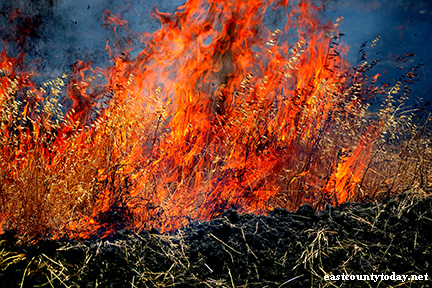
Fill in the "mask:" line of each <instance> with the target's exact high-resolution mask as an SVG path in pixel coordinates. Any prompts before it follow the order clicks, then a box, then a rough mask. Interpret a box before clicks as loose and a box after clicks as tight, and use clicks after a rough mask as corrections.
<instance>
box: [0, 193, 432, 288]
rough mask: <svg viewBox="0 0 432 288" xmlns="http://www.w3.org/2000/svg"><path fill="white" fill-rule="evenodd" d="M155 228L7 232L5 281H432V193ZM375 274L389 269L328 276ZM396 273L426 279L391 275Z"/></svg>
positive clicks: (1, 272) (0, 248) (2, 253)
mask: <svg viewBox="0 0 432 288" xmlns="http://www.w3.org/2000/svg"><path fill="white" fill-rule="evenodd" d="M151 232H152V233H149V232H143V233H140V234H136V233H134V232H130V231H125V230H123V231H119V232H117V233H115V234H114V235H112V236H110V237H109V238H107V239H104V240H85V241H41V242H38V243H37V244H33V245H18V244H17V241H16V240H15V239H14V238H10V237H9V239H8V235H7V234H6V235H3V236H2V237H3V240H2V242H1V245H0V268H1V269H0V286H1V287H38V286H41V285H43V286H44V287H396V286H397V287H432V281H431V280H430V278H431V277H432V197H430V196H429V197H413V196H407V195H404V196H399V197H398V198H394V199H393V198H392V199H390V198H389V199H385V200H383V201H381V202H375V203H368V204H359V203H345V204H343V205H342V206H341V207H338V208H335V207H332V206H327V207H326V208H325V209H324V210H322V211H319V212H315V211H314V210H313V209H312V207H311V206H309V205H304V206H302V207H300V209H299V210H298V211H297V212H295V213H294V212H289V211H286V210H281V209H277V210H274V211H272V212H271V213H269V215H267V216H258V215H253V214H243V215H240V214H238V213H237V212H236V211H233V210H228V211H225V212H224V213H223V214H222V216H221V218H218V219H214V220H211V221H208V222H204V221H197V222H194V223H191V224H190V225H188V226H187V227H184V228H183V229H180V230H177V231H174V232H172V233H167V234H159V233H158V232H157V230H153V231H151ZM372 274H374V275H381V274H382V275H383V277H384V279H381V278H380V279H378V281H376V282H375V281H373V280H369V281H368V280H365V281H363V280H348V281H342V280H339V281H336V280H335V281H326V280H325V279H324V277H325V275H333V276H334V277H336V276H337V275H372ZM384 275H387V276H384ZM397 275H408V276H411V275H418V276H421V277H423V280H416V281H414V280H412V281H411V280H410V281H405V282H402V281H400V280H396V281H392V280H391V278H394V277H396V276H397ZM390 276H392V277H390ZM345 277H347V276H345ZM385 277H390V278H389V279H388V280H385ZM427 277H428V280H426V278H427ZM375 280H376V279H375ZM398 285H399V286H398Z"/></svg>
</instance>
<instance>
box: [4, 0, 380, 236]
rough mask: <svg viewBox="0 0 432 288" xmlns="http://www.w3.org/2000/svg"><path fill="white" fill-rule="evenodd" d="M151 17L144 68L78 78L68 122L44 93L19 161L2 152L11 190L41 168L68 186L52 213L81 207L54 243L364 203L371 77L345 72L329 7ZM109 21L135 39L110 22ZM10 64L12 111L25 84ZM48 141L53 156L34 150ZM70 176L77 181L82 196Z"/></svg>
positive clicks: (254, 4) (125, 56)
mask: <svg viewBox="0 0 432 288" xmlns="http://www.w3.org/2000/svg"><path fill="white" fill-rule="evenodd" d="M152 15H153V16H154V17H156V18H157V19H159V21H160V23H161V29H159V30H158V31H156V32H155V33H152V34H149V33H144V34H142V35H140V36H141V40H142V41H143V42H144V43H145V49H144V50H142V51H141V52H140V53H139V54H138V55H137V56H136V57H133V56H132V54H133V52H132V49H120V48H119V47H124V46H125V45H117V44H119V43H114V45H113V48H108V49H109V53H110V55H111V56H112V60H113V65H112V66H111V67H109V68H107V69H105V70H100V69H98V70H93V69H92V68H91V65H90V63H87V62H78V64H76V65H75V72H74V73H73V75H72V76H70V77H69V78H68V81H67V87H66V92H67V99H66V100H64V101H63V105H65V106H67V109H68V111H67V112H66V113H65V115H63V116H61V117H60V116H58V117H57V118H59V119H51V118H49V116H47V115H48V114H49V113H47V112H37V111H38V108H37V107H39V104H40V106H43V107H44V109H46V107H47V104H48V102H49V101H46V100H41V99H40V97H41V96H40V94H41V93H42V92H43V89H35V88H33V90H34V91H33V92H31V93H28V95H30V96H28V98H29V99H30V98H31V99H36V100H33V102H28V103H31V104H30V106H27V105H26V106H25V108H24V110H23V112H22V114H23V117H24V116H25V117H28V119H29V121H30V122H31V123H32V124H31V127H32V128H31V129H30V130H26V131H29V132H23V133H28V137H27V138H29V139H30V138H31V137H33V140H32V141H30V140H28V142H27V144H26V145H27V147H22V146H21V148H20V150H19V151H24V152H22V154H20V153H19V152H15V156H11V153H12V151H10V150H8V149H9V148H8V147H10V146H7V145H3V146H2V148H3V152H2V153H3V156H2V157H6V158H7V157H9V158H7V159H8V160H7V163H8V164H6V165H9V167H8V171H11V172H10V175H9V177H10V178H9V180H8V181H10V182H11V183H12V182H14V179H17V177H18V174H19V173H20V171H21V170H22V169H24V168H23V167H24V166H26V165H36V164H35V162H37V165H36V167H39V168H38V169H42V170H43V171H45V172H44V173H48V174H50V175H56V176H52V177H51V178H50V179H51V180H52V181H59V183H64V184H61V185H59V187H57V188H58V189H61V190H60V191H52V190H49V193H50V194H49V195H45V196H44V197H45V198H44V200H43V201H48V202H50V201H51V202H50V204H51V205H52V206H53V207H56V208H55V209H62V208H61V206H59V205H61V204H60V202H61V201H64V202H65V203H66V202H67V203H70V202H71V201H70V200H71V199H74V197H75V199H76V201H75V204H73V205H72V206H71V205H69V206H67V207H65V208H64V209H65V210H66V211H67V212H66V213H65V215H63V216H60V215H57V214H56V216H55V219H54V217H53V219H51V221H54V223H62V224H61V225H63V226H62V228H61V229H59V230H58V231H56V229H54V227H55V226H54V225H52V226H50V227H48V228H50V229H51V232H50V233H51V234H52V235H53V236H55V237H60V236H65V235H67V236H70V237H88V236H90V235H91V234H93V233H99V235H101V236H102V235H105V234H107V233H110V232H112V231H113V230H115V229H119V228H121V227H127V228H134V229H137V230H140V229H146V228H149V227H157V228H159V229H161V230H169V229H173V228H177V227H180V226H182V225H184V224H186V223H188V222H189V221H191V220H194V219H210V218H213V217H216V216H218V215H219V214H220V213H221V212H222V211H223V210H225V209H228V208H234V209H237V210H239V211H241V212H255V213H265V212H267V211H268V210H270V209H273V208H275V207H286V208H290V209H292V208H295V207H296V206H298V205H299V204H300V203H303V202H305V201H311V202H312V203H315V204H318V203H321V202H323V201H327V202H328V203H340V202H343V201H346V200H348V199H349V198H350V197H352V196H353V195H354V193H355V191H356V190H355V189H357V186H358V184H359V182H360V178H361V175H362V171H363V168H364V166H363V165H364V164H363V163H364V161H365V160H366V159H367V158H368V156H369V153H370V149H371V146H372V144H373V141H374V139H375V138H376V137H377V135H376V134H377V133H376V130H378V129H379V126H377V127H375V128H370V129H369V130H367V131H364V130H362V128H359V127H358V125H359V123H360V122H361V119H363V118H364V115H365V113H366V112H365V111H366V108H367V106H366V105H365V99H364V95H362V94H361V93H360V92H359V91H362V87H361V81H360V80H359V79H360V78H361V73H360V72H355V73H353V74H349V73H348V67H349V66H348V63H347V62H346V61H345V60H344V59H343V57H342V56H343V54H344V53H345V52H346V48H344V47H342V45H341V44H338V43H337V40H338V38H339V35H338V32H337V24H336V25H334V24H332V23H321V21H320V20H319V7H316V6H314V5H312V4H311V3H310V1H292V0H281V1H277V0H275V1H270V0H268V1H267V0H261V1H256V0H253V1H252V0H245V1H220V0H208V1H204V0H189V1H188V2H187V3H186V4H185V5H183V6H181V7H179V8H178V9H177V10H176V12H174V13H173V14H169V13H161V12H159V11H158V10H157V9H154V10H153V11H152ZM104 21H106V23H107V24H111V25H114V26H115V27H119V28H123V29H127V23H125V22H124V21H122V20H121V18H120V17H117V16H114V15H112V14H111V13H109V12H106V13H105V15H104ZM272 21H275V23H276V24H275V25H273V27H272V24H271V22H272ZM266 25H267V26H266ZM116 29H117V28H116ZM338 46H340V47H338ZM108 47H110V45H108ZM1 57H2V58H1V59H2V64H1V66H0V68H1V71H3V72H2V73H3V74H2V77H1V79H2V91H3V92H2V94H1V97H2V98H1V99H2V100H1V101H2V103H5V101H8V100H7V95H10V92H5V91H6V90H7V89H10V87H11V79H14V78H16V77H15V75H14V74H13V73H14V72H13V71H12V70H10V69H11V67H13V66H14V65H13V64H12V65H8V64H7V63H9V62H10V59H8V58H7V56H6V53H5V52H3V53H2V56H1ZM95 75H104V79H105V80H102V81H100V80H97V77H94V76H95ZM23 77H25V76H24V75H22V74H20V79H23ZM5 81H6V82H7V83H6V82H5ZM103 81H105V82H103ZM57 84H59V83H57ZM353 84H355V85H353ZM64 85H66V84H64ZM4 87H7V89H6V88H4ZM21 88H22V87H21ZM356 89H357V90H356ZM41 91H42V92H41ZM38 95H39V96H38ZM37 97H39V98H37ZM42 98H43V97H42ZM47 98H48V97H47V96H45V98H44V99H47ZM29 101H30V100H29ZM44 101H45V102H44ZM42 102H44V103H42ZM42 104H43V105H42ZM59 114H60V115H62V113H60V112H59ZM44 119H45V120H44ZM48 120H49V121H48ZM55 120H59V121H58V123H59V124H58V125H57V126H56V125H44V121H45V122H46V123H51V124H52V123H54V121H55ZM56 123H57V122H56ZM53 127H55V128H53ZM42 130H43V131H42ZM47 131H48V132H49V133H48V134H49V135H52V136H51V137H52V140H50V141H49V143H50V144H49V145H48V146H47V145H46V142H44V143H45V144H44V143H42V144H41V143H40V142H38V140H37V139H40V138H41V137H42V136H41V135H42V134H43V133H45V134H44V135H47ZM21 137H22V139H20V141H21V142H22V144H21V145H24V144H25V142H23V141H22V140H23V139H24V138H25V137H24V136H21ZM43 137H46V136H43ZM27 138H26V139H27ZM35 139H36V140H35ZM44 145H45V146H44ZM15 148H17V147H15ZM31 153H33V154H31ZM31 155H33V156H31ZM34 155H36V156H34ZM10 157H12V158H13V159H12V158H10ZM6 158H5V159H6ZM19 159H21V160H19ZM32 159H33V160H32ZM17 167H18V168H17ZM74 167H75V168H74ZM76 169H78V170H79V171H76ZM80 169H81V170H80ZM47 171H48V172H47ZM77 173H78V174H77ZM71 175H79V177H78V176H77V177H78V178H79V179H78V180H77V179H74V180H75V182H73V183H75V184H74V186H68V184H67V183H71V181H72V179H71V177H72V176H71ZM78 183H79V184H78ZM47 193H48V192H47ZM54 194H55V195H57V196H54ZM60 194H61V195H62V196H60ZM84 198H85V199H84ZM59 199H60V200H59ZM38 201H39V200H38ZM59 201H60V202H59ZM47 209H48V208H47ZM9 217H12V215H9ZM55 221H57V222H55ZM51 223H53V222H51Z"/></svg>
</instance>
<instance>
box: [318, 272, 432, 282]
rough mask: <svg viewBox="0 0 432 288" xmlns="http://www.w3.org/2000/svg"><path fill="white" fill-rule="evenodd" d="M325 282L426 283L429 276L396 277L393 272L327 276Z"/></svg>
mask: <svg viewBox="0 0 432 288" xmlns="http://www.w3.org/2000/svg"><path fill="white" fill-rule="evenodd" d="M324 280H326V281H340V280H342V281H349V280H360V281H374V282H378V281H389V280H391V281H401V282H406V281H425V280H429V276H428V274H427V273H426V274H424V275H396V273H395V272H393V273H392V274H391V275H388V274H369V275H348V274H341V275H325V276H324Z"/></svg>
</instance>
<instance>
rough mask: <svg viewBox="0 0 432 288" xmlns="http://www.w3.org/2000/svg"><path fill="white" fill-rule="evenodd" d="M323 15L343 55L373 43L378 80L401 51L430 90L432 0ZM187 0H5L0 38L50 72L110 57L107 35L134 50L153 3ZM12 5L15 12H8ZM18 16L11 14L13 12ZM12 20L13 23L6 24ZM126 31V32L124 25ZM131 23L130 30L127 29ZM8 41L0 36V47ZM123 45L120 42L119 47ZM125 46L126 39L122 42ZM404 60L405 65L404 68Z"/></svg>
mask: <svg viewBox="0 0 432 288" xmlns="http://www.w3.org/2000/svg"><path fill="white" fill-rule="evenodd" d="M315 2H316V3H317V4H319V5H321V4H323V3H324V4H325V9H324V10H323V12H322V13H323V17H324V19H326V20H331V21H335V20H336V19H337V18H339V17H341V16H342V17H343V18H344V19H343V20H342V21H341V22H340V32H342V33H343V34H344V35H345V36H344V37H343V38H342V41H343V42H345V43H346V44H347V45H348V47H349V48H350V52H349V54H348V60H349V61H350V63H351V64H352V65H355V64H356V62H357V59H358V51H359V49H360V46H361V45H362V43H364V42H367V44H368V45H370V44H371V43H372V41H373V40H374V39H376V38H377V37H379V36H380V37H381V38H380V40H379V41H378V42H376V45H375V46H374V47H369V48H368V49H367V50H366V53H367V56H368V60H370V61H373V60H375V59H377V58H379V59H380V60H381V62H380V65H379V66H378V67H376V69H375V70H374V72H375V73H380V74H382V75H384V76H383V77H382V79H381V81H383V82H395V81H397V80H398V78H399V77H400V75H401V73H403V71H399V70H395V69H394V59H395V58H396V57H399V56H402V55H404V54H406V53H409V52H411V53H414V54H415V55H416V57H415V58H414V60H412V61H413V62H412V63H409V65H414V61H415V62H416V64H418V63H423V64H424V66H423V68H422V71H419V78H420V81H419V82H418V83H416V85H415V88H414V89H413V95H414V96H413V97H415V98H417V97H423V98H427V97H430V94H431V92H432V85H431V84H430V83H428V82H427V79H428V78H430V75H432V56H431V54H430V53H429V49H430V48H429V47H431V46H432V38H431V37H429V35H431V33H432V20H431V19H432V17H431V16H432V2H430V1H428V0H405V1H403V0H399V1H394V0H366V1H364V0H326V1H318V0H315ZM182 4H184V0H159V1H156V0H152V1H146V0H123V1H116V0H101V1H89V0H74V1H66V0H3V1H2V3H1V4H0V9H1V10H0V11H1V13H0V27H1V28H2V29H1V32H0V38H1V39H2V40H3V43H7V44H6V45H8V47H7V50H8V51H9V52H12V53H13V51H15V52H16V53H18V52H19V51H22V52H25V53H26V55H27V56H26V57H27V61H29V62H30V63H33V64H34V66H35V67H37V71H38V73H39V74H40V75H45V76H46V78H53V77H58V76H60V75H62V74H63V73H68V72H70V71H72V69H73V68H72V65H73V64H75V63H76V62H77V61H78V60H90V61H91V62H92V63H93V64H92V66H93V67H104V66H106V65H109V63H110V58H109V54H108V53H107V51H106V45H107V42H108V43H110V45H113V44H114V43H116V37H117V39H120V41H119V43H121V42H123V43H130V44H131V46H132V47H134V49H133V50H132V51H130V53H131V54H132V55H131V56H132V57H133V56H134V55H136V54H137V53H138V52H139V50H141V49H142V48H143V47H144V45H145V43H143V42H141V41H140V37H139V33H142V32H152V31H155V30H157V29H158V28H159V27H160V24H159V23H158V21H157V20H155V19H153V18H152V17H151V16H150V11H151V9H152V7H153V6H157V7H158V10H159V11H163V12H173V11H175V9H176V7H178V6H179V5H182ZM14 9H18V10H19V11H20V15H19V16H17V15H15V16H12V15H13V13H14ZM106 10H109V11H110V12H111V13H112V15H118V16H119V17H120V18H121V19H123V20H126V21H127V23H128V26H127V31H125V30H124V29H122V28H121V27H117V29H116V34H115V33H114V26H113V25H106V23H104V19H103V15H104V11H106ZM14 17H15V18H14ZM11 27H12V29H11ZM128 31H129V32H128ZM132 31H133V32H132ZM3 45H5V44H2V43H0V48H2V46H3ZM120 48H122V47H120ZM123 48H125V47H123ZM409 65H406V67H407V68H408V67H409Z"/></svg>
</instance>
